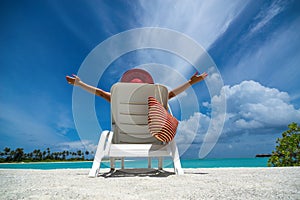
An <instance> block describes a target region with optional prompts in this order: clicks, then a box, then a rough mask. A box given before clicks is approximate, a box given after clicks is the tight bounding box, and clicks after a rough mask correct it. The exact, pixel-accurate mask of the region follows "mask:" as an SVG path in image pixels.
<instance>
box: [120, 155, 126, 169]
mask: <svg viewBox="0 0 300 200" xmlns="http://www.w3.org/2000/svg"><path fill="white" fill-rule="evenodd" d="M124 165H125V164H124V157H122V158H121V169H124Z"/></svg>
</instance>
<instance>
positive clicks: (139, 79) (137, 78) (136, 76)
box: [66, 69, 207, 102]
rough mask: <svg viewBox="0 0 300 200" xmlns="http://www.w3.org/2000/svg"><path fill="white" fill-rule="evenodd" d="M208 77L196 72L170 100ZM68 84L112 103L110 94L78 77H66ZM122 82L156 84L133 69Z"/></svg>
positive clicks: (175, 91) (146, 73) (145, 72)
mask: <svg viewBox="0 0 300 200" xmlns="http://www.w3.org/2000/svg"><path fill="white" fill-rule="evenodd" d="M206 77H207V73H206V72H204V73H202V74H200V75H198V72H196V73H195V74H194V75H193V76H192V77H191V78H190V80H189V81H187V82H186V83H184V84H182V85H180V86H179V87H177V88H175V89H174V90H172V91H170V92H169V99H171V98H173V97H175V96H176V95H178V94H180V93H181V92H183V91H184V90H186V89H187V88H189V87H190V86H191V85H194V84H195V83H198V82H200V81H202V80H204V79H205V78H206ZM66 79H67V82H68V83H69V84H71V85H75V86H79V87H81V88H82V89H84V90H86V91H88V92H90V93H92V94H95V95H97V96H100V97H102V98H104V99H105V100H107V101H108V102H110V95H111V94H110V93H109V92H106V91H104V90H102V89H100V88H97V87H94V86H91V85H88V84H86V83H84V82H83V81H81V79H80V78H79V77H78V76H76V75H74V74H73V75H72V77H70V76H66ZM121 82H127V83H149V84H154V82H153V79H152V77H151V75H150V74H149V73H148V72H147V71H145V70H142V69H131V70H128V71H127V72H125V73H124V74H123V76H122V78H121Z"/></svg>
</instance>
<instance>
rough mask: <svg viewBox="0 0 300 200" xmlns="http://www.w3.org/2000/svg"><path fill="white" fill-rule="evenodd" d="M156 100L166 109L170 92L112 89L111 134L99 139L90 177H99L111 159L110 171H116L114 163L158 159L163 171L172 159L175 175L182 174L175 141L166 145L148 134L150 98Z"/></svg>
mask: <svg viewBox="0 0 300 200" xmlns="http://www.w3.org/2000/svg"><path fill="white" fill-rule="evenodd" d="M149 96H153V97H155V98H156V99H157V100H159V101H161V103H162V105H167V101H168V90H167V88H166V87H165V86H162V85H157V84H155V85H154V84H143V83H116V84H114V85H113V87H112V88H111V118H112V131H103V132H102V133H101V136H100V140H99V143H98V147H97V151H96V154H95V158H94V162H93V166H92V169H91V170H90V172H89V177H96V176H97V175H98V173H99V171H100V163H101V160H102V159H103V158H104V157H108V158H110V167H111V170H114V169H115V159H116V158H118V159H121V160H122V165H121V167H122V169H123V168H124V158H125V157H134V158H137V157H145V158H147V157H148V168H151V158H152V157H157V158H159V162H158V169H162V166H163V163H162V160H163V159H162V158H163V157H172V159H173V165H174V171H175V173H176V174H183V170H182V168H181V163H180V158H179V153H178V148H177V145H176V143H175V141H174V140H172V141H171V142H169V143H166V144H163V143H162V142H160V141H158V140H157V139H156V138H154V137H153V136H152V135H151V134H150V133H149V130H148V97H149Z"/></svg>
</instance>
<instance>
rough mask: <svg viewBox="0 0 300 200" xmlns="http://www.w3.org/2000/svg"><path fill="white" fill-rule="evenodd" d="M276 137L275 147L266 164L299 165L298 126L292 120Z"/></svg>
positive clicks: (299, 137) (299, 129)
mask: <svg viewBox="0 0 300 200" xmlns="http://www.w3.org/2000/svg"><path fill="white" fill-rule="evenodd" d="M288 128H289V129H288V130H287V131H285V132H283V133H282V138H278V139H277V141H276V143H277V146H276V149H275V151H273V152H272V155H271V157H270V159H269V160H268V166H274V167H284V166H300V127H299V126H298V124H297V123H295V122H293V123H291V124H289V125H288Z"/></svg>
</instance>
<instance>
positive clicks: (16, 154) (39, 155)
mask: <svg viewBox="0 0 300 200" xmlns="http://www.w3.org/2000/svg"><path fill="white" fill-rule="evenodd" d="M89 154H90V152H89V151H85V155H86V156H88V155H89ZM91 154H93V152H91ZM84 160H89V159H88V158H85V157H84V152H83V151H81V150H78V151H76V152H70V151H62V152H51V151H50V148H47V149H46V150H44V151H41V150H40V149H35V150H33V151H32V152H29V153H25V152H24V149H23V148H17V149H15V150H11V149H10V148H8V147H6V148H4V151H0V163H3V162H41V161H43V162H54V161H84Z"/></svg>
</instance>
